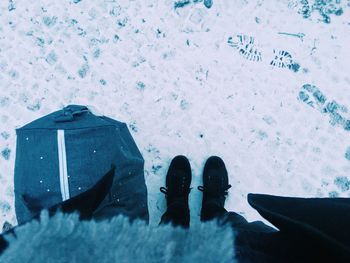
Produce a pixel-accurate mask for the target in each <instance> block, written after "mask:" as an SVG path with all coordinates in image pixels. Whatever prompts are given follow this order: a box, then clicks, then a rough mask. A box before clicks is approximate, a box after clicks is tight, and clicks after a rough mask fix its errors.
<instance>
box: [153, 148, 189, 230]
mask: <svg viewBox="0 0 350 263" xmlns="http://www.w3.org/2000/svg"><path fill="white" fill-rule="evenodd" d="M191 180H192V173H191V165H190V162H189V161H188V159H187V158H186V157H185V156H182V155H178V156H176V157H175V158H174V159H173V160H172V161H171V163H170V166H169V170H168V173H167V175H166V183H165V185H166V187H161V188H160V191H161V192H162V193H163V194H165V196H166V201H167V211H166V212H165V214H164V215H163V216H162V220H161V224H163V223H173V225H182V226H184V227H188V226H189V220H190V217H189V206H188V195H189V193H190V191H191V188H190V185H191Z"/></svg>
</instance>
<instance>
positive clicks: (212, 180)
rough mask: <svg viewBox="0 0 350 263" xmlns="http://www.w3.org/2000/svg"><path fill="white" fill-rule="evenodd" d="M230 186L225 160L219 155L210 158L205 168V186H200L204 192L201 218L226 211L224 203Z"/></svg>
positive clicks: (212, 216)
mask: <svg viewBox="0 0 350 263" xmlns="http://www.w3.org/2000/svg"><path fill="white" fill-rule="evenodd" d="M230 187H231V185H229V184H228V174H227V170H226V167H225V163H224V161H223V160H222V159H221V158H220V157H217V156H211V157H210V158H208V160H207V161H206V163H205V165H204V170H203V186H198V190H199V191H202V192H203V201H202V209H201V220H208V219H212V218H214V217H215V216H219V215H220V214H223V213H224V212H226V210H225V208H224V205H225V199H226V196H227V194H228V192H227V190H228V189H229V188H230Z"/></svg>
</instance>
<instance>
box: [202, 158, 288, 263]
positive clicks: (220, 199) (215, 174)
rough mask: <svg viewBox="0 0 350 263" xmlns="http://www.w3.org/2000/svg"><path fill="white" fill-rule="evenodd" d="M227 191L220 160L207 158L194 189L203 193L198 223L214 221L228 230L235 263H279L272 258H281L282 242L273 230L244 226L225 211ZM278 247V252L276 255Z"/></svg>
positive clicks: (261, 225)
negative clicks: (197, 184)
mask: <svg viewBox="0 0 350 263" xmlns="http://www.w3.org/2000/svg"><path fill="white" fill-rule="evenodd" d="M230 187H231V185H229V183H228V173H227V170H226V167H225V164H224V162H223V160H222V159H221V158H219V157H217V156H212V157H210V158H209V159H208V160H207V162H206V163H205V166H204V170H203V186H199V187H198V189H199V190H200V191H202V192H203V200H202V209H201V221H202V222H206V221H210V220H217V221H218V223H219V224H220V225H224V224H228V225H230V226H231V227H232V229H233V230H234V232H235V242H234V250H235V254H236V259H237V260H238V261H239V262H279V260H280V258H279V257H278V255H276V254H282V253H283V249H284V248H285V246H280V245H279V241H281V240H282V239H281V238H279V236H278V235H276V234H277V230H275V229H273V228H272V227H269V226H267V225H265V224H264V223H262V222H252V223H248V221H247V220H246V219H245V218H244V217H243V216H241V215H239V214H237V213H235V212H228V211H227V210H226V209H225V207H224V204H225V199H226V195H227V190H228V189H229V188H230ZM282 241H283V240H282ZM281 244H282V242H281ZM278 247H280V249H279V251H277V252H276V250H275V249H276V248H278ZM284 262H288V261H287V260H286V261H284Z"/></svg>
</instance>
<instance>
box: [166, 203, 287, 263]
mask: <svg viewBox="0 0 350 263" xmlns="http://www.w3.org/2000/svg"><path fill="white" fill-rule="evenodd" d="M189 218H190V217H189V208H188V205H186V204H183V203H182V204H181V203H177V204H176V203H175V204H173V205H170V206H169V207H168V209H167V211H166V212H165V213H164V214H163V216H162V218H161V221H160V224H169V223H171V224H173V225H174V226H182V227H184V228H188V227H189V223H190V220H189ZM210 220H217V221H218V224H220V225H225V224H229V225H230V226H231V227H232V229H233V230H234V231H235V242H234V243H235V245H234V250H235V254H236V260H237V261H238V262H244V263H248V262H266V263H267V262H271V263H273V262H289V261H288V260H287V259H286V256H285V255H286V253H287V251H286V250H287V249H288V246H289V244H287V243H286V242H285V241H284V239H283V237H281V236H280V235H279V232H278V231H277V230H275V229H274V228H272V227H269V226H267V225H265V224H264V223H262V222H260V221H256V222H252V223H248V221H247V220H246V219H245V218H244V217H243V216H241V215H239V214H237V213H235V212H228V211H227V210H226V209H225V208H223V207H220V206H218V205H216V204H215V203H213V204H210V203H209V204H206V205H205V206H204V207H203V209H202V211H201V221H202V222H205V221H210ZM291 262H292V261H291Z"/></svg>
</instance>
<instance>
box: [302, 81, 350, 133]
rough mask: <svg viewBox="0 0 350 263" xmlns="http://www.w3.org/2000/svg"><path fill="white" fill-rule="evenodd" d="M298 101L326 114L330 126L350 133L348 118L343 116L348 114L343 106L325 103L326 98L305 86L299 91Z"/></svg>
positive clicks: (332, 102) (349, 120)
mask: <svg viewBox="0 0 350 263" xmlns="http://www.w3.org/2000/svg"><path fill="white" fill-rule="evenodd" d="M298 99H299V100H300V101H302V102H304V103H306V104H307V105H309V106H311V107H312V108H315V109H317V110H318V111H320V112H321V113H324V114H327V115H328V116H329V118H330V120H329V123H330V124H331V125H332V126H336V125H338V126H341V127H343V128H344V130H346V131H350V118H349V116H348V118H347V117H346V116H345V115H347V114H348V113H349V111H348V109H347V108H346V107H345V106H344V105H340V104H339V103H337V102H336V101H335V100H331V101H328V102H327V98H326V96H325V95H324V94H323V93H322V92H321V91H320V90H319V89H318V88H317V87H316V86H314V85H311V84H305V85H303V86H302V88H301V90H300V91H299V95H298Z"/></svg>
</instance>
